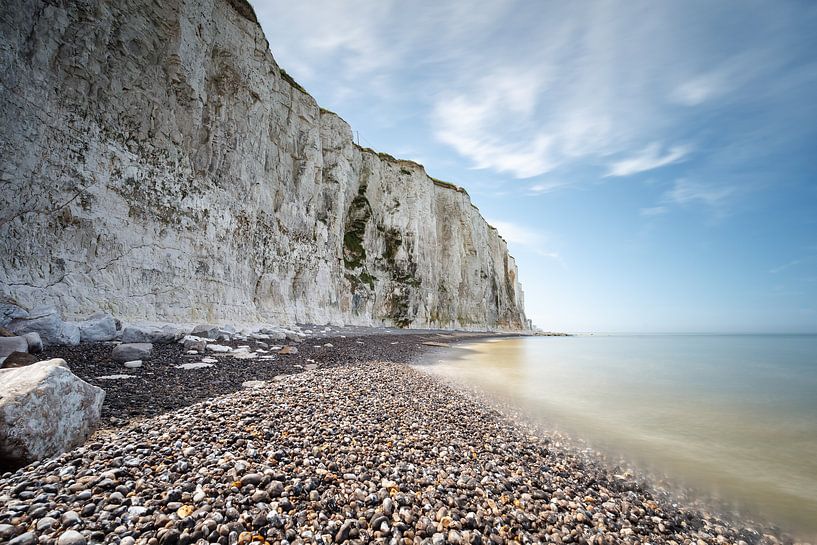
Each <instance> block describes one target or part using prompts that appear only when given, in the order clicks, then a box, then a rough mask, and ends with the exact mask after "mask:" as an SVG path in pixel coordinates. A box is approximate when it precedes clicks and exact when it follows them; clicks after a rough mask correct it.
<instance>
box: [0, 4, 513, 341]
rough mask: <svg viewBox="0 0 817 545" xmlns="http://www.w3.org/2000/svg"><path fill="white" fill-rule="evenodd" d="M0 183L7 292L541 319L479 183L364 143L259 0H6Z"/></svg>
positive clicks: (335, 315) (446, 322)
mask: <svg viewBox="0 0 817 545" xmlns="http://www.w3.org/2000/svg"><path fill="white" fill-rule="evenodd" d="M0 188H2V191H1V192H0V254H2V259H0V292H2V293H0V295H5V296H9V297H12V298H14V299H16V301H17V302H19V303H20V304H22V305H24V306H29V307H30V306H34V305H35V304H40V303H46V304H54V305H56V306H57V307H58V308H59V309H60V310H61V311H62V312H63V313H64V314H65V315H66V316H67V317H68V318H78V317H83V316H87V315H89V314H92V313H93V312H96V311H99V310H104V311H109V312H111V313H113V314H114V315H116V316H119V317H122V318H125V319H133V320H138V319H143V320H163V321H178V322H197V321H208V322H212V321H217V320H222V321H224V320H226V321H235V322H258V321H264V322H279V323H291V322H296V321H297V322H315V323H325V322H333V323H347V324H358V325H379V324H393V325H398V326H403V327H441V328H451V327H462V328H472V329H520V328H523V327H525V325H526V323H525V316H524V309H523V298H522V291H521V289H520V286H519V284H518V282H517V269H516V265H515V263H514V260H513V258H512V257H511V256H510V255H509V254H508V251H507V247H506V244H505V242H504V241H503V240H502V239H501V238H500V236H499V235H498V233H497V232H496V230H494V229H493V228H492V227H490V226H489V225H488V224H487V223H486V222H485V220H484V219H483V218H482V217H481V216H480V214H479V211H478V210H477V209H476V208H475V207H474V206H473V205H472V204H471V201H470V199H469V197H468V195H467V194H466V193H465V191H464V190H462V189H460V188H457V187H456V186H453V185H450V184H447V183H444V182H440V181H438V180H434V179H433V178H430V177H429V176H428V175H427V174H426V172H425V171H424V169H423V167H422V166H420V165H418V164H416V163H412V162H408V161H401V160H397V159H394V158H392V157H390V156H388V155H385V154H378V153H376V152H375V151H372V150H370V149H365V148H360V147H359V146H357V145H355V143H354V141H353V139H352V134H351V130H350V128H349V126H348V125H347V124H346V122H344V121H343V120H342V119H341V118H339V117H338V116H337V115H335V114H333V113H331V112H328V111H326V110H323V109H321V108H320V107H319V106H318V105H317V104H316V102H315V100H314V99H313V98H312V97H311V96H310V95H309V94H307V93H306V92H305V91H304V90H303V89H302V88H301V87H300V86H299V85H298V84H297V83H296V82H294V81H293V80H292V79H291V78H290V77H289V76H288V75H287V74H286V73H285V72H284V71H283V70H282V69H280V68H279V67H278V65H277V64H276V62H275V60H274V59H273V57H272V54H271V52H270V51H269V47H268V44H267V41H266V39H265V38H264V34H263V32H262V30H261V28H260V26H259V25H258V23H257V22H256V19H255V16H254V13H253V11H252V8H251V7H250V6H249V4H247V3H246V2H244V0H166V1H162V2H156V1H155V0H129V1H127V2H125V1H113V0H97V1H76V2H73V1H72V2H56V1H50V0H49V1H46V0H5V1H4V2H3V3H2V5H0Z"/></svg>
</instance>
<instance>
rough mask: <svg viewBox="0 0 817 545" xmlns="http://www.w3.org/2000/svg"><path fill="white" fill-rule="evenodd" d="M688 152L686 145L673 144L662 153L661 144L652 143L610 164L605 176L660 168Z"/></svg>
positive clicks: (679, 158)
mask: <svg viewBox="0 0 817 545" xmlns="http://www.w3.org/2000/svg"><path fill="white" fill-rule="evenodd" d="M689 152H690V149H689V147H687V146H674V147H672V148H670V149H669V150H667V151H666V152H665V153H662V151H661V145H660V144H658V143H653V144H650V145H649V146H647V147H646V148H644V149H643V150H642V151H641V152H639V153H638V154H637V155H635V156H633V157H630V158H629V159H623V160H621V161H617V162H615V163H613V164H611V165H610V167H609V171H608V172H607V174H606V176H631V175H633V174H638V173H639V172H646V171H648V170H654V169H656V168H661V167H664V166H667V165H671V164H672V163H677V162H678V161H681V160H682V159H684V157H686V156H687V155H688V154H689Z"/></svg>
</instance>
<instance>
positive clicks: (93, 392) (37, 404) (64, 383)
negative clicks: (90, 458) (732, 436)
mask: <svg viewBox="0 0 817 545" xmlns="http://www.w3.org/2000/svg"><path fill="white" fill-rule="evenodd" d="M104 399H105V391H104V390H103V389H102V388H97V387H96V386H92V385H90V384H88V383H87V382H85V381H84V380H82V379H80V378H79V377H77V376H76V375H74V374H73V373H72V372H71V371H70V370H69V369H68V367H67V366H66V365H65V360H62V359H53V360H46V361H40V362H37V363H34V364H32V365H29V366H27V367H21V368H17V369H0V467H2V468H5V469H11V468H16V467H20V466H22V465H25V464H28V463H31V462H33V461H35V460H41V459H43V458H47V457H50V456H55V455H57V454H60V453H61V452H64V451H66V450H68V449H71V448H73V447H75V446H77V445H79V444H80V443H82V442H83V441H84V440H85V439H86V437H88V435H89V434H90V433H91V431H92V430H93V428H94V426H96V424H97V422H98V421H99V415H100V411H101V409H102V402H103V401H104Z"/></svg>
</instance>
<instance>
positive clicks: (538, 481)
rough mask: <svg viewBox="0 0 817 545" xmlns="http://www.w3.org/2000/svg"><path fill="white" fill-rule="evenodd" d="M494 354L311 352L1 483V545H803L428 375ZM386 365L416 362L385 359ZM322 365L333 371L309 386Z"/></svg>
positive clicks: (425, 349)
mask: <svg viewBox="0 0 817 545" xmlns="http://www.w3.org/2000/svg"><path fill="white" fill-rule="evenodd" d="M429 335H434V336H436V337H433V338H432V339H431V340H429ZM489 338H490V339H495V338H501V336H497V335H468V336H467V337H466V338H462V337H460V336H459V335H452V334H449V333H433V334H429V333H422V334H410V333H402V334H398V335H388V334H385V335H378V336H366V337H363V338H362V342H363V343H364V344H363V345H360V344H358V342H360V340H361V339H359V338H358V337H353V336H347V337H346V339H345V341H344V342H346V343H347V344H348V345H349V346H344V345H343V343H342V342H341V341H340V337H338V338H337V339H338V340H335V341H334V342H332V341H329V340H327V341H324V339H323V338H321V339H317V338H315V337H311V338H307V339H306V340H305V341H304V342H303V343H300V344H299V345H298V346H299V348H302V350H299V351H298V354H297V356H300V359H293V360H291V361H289V363H283V362H282V363H280V365H281V367H282V369H281V370H282V371H284V372H283V373H279V374H278V375H277V376H279V377H280V378H277V379H276V378H275V377H274V376H273V378H272V380H269V381H266V382H265V383H264V384H263V385H258V386H257V387H254V388H251V389H244V390H240V391H233V392H232V393H226V394H223V395H216V396H215V397H209V398H207V399H204V400H200V401H198V402H195V403H187V401H190V400H189V399H186V400H181V401H182V402H183V403H182V406H181V407H179V408H176V409H175V410H172V411H169V412H165V413H164V414H160V415H158V416H153V417H151V416H149V415H135V416H134V417H132V418H129V419H128V421H126V422H124V423H119V426H120V427H119V428H118V429H117V428H116V426H114V427H109V428H107V429H100V430H99V431H97V432H96V433H95V435H94V436H92V438H91V439H89V441H88V442H87V443H86V444H85V445H84V446H82V447H79V448H78V449H75V450H73V451H71V452H69V453H66V454H64V455H62V456H60V457H58V458H56V459H55V460H50V461H44V462H40V463H35V464H32V465H30V466H27V467H26V468H23V469H22V470H19V471H18V472H16V473H14V474H11V475H8V474H6V475H3V476H0V541H2V536H3V535H4V534H3V532H4V531H8V530H7V529H6V530H4V529H3V528H4V527H2V526H1V525H3V524H12V525H15V527H16V528H24V529H25V530H29V529H31V530H32V531H33V532H34V534H35V535H34V536H33V537H35V538H36V540H38V541H39V542H40V543H43V544H46V545H47V544H50V543H56V542H57V541H56V538H57V537H58V536H60V535H62V534H63V533H64V532H65V531H66V530H67V529H69V528H71V529H78V530H79V531H80V533H81V537H84V538H85V540H86V543H93V542H97V541H99V540H100V539H103V538H104V539H105V540H106V542H113V543H116V542H117V541H116V538H110V539H109V538H108V537H105V536H107V535H108V534H110V533H113V534H114V535H117V536H119V542H120V543H123V545H128V544H132V543H145V544H149V545H156V544H158V545H189V544H191V543H195V542H196V541H197V540H198V539H205V540H209V541H208V542H217V543H222V541H223V543H222V545H230V544H231V543H235V542H237V543H241V544H242V545H243V544H244V543H249V542H251V541H253V540H255V542H263V541H266V542H268V543H275V544H282V545H283V543H290V544H294V543H301V542H304V543H314V542H317V543H338V542H350V543H365V542H368V541H374V542H390V541H391V540H392V539H393V538H395V537H398V535H399V537H400V538H401V539H402V541H399V540H398V542H400V543H405V544H408V543H418V544H419V543H432V544H433V545H440V544H441V543H446V542H448V543H459V544H463V543H493V544H495V545H505V544H506V543H508V544H510V543H514V542H519V543H525V542H537V541H547V540H550V541H555V542H578V543H589V544H599V543H638V542H643V541H649V542H651V543H673V542H675V543H678V544H681V543H693V544H695V545H702V544H710V543H712V544H714V543H720V542H727V543H738V544H740V543H741V542H743V543H746V544H747V545H755V544H761V543H762V544H773V543H781V542H782V543H791V542H793V540H791V538H787V537H785V536H784V537H776V536H772V535H764V534H762V533H761V532H759V531H757V530H756V529H753V528H751V527H741V526H740V525H739V524H737V523H735V522H726V521H724V520H722V519H720V518H719V517H718V516H717V515H711V514H705V513H703V512H701V511H700V510H699V509H698V507H697V506H694V505H687V504H686V503H680V504H675V505H674V504H673V502H675V501H676V498H675V497H673V496H672V495H671V494H668V493H665V491H662V490H660V489H653V488H652V487H651V486H645V484H644V482H642V481H641V480H640V478H641V475H640V474H636V475H629V474H627V473H624V474H623V475H621V474H617V473H615V472H614V471H613V468H612V467H611V464H610V463H609V461H605V460H604V459H603V457H602V456H601V455H600V454H599V453H598V452H595V451H590V449H582V448H580V447H579V446H577V445H576V444H575V443H571V442H569V441H565V440H564V439H565V438H563V437H562V436H561V434H558V433H553V432H548V431H546V430H541V429H537V428H535V427H533V426H531V425H530V424H529V423H528V422H526V421H525V420H524V419H520V418H518V417H515V416H514V415H513V414H512V412H513V411H512V410H511V411H508V412H503V411H502V410H498V409H501V407H497V406H496V405H495V404H491V403H490V400H486V399H484V398H480V396H478V395H476V394H474V393H473V392H470V393H469V392H466V391H464V390H463V389H462V388H456V387H454V386H453V385H451V384H448V383H446V381H443V380H441V379H440V378H438V377H434V376H431V375H430V374H428V373H426V372H423V371H421V370H418V369H416V368H414V367H413V366H411V364H412V363H416V362H417V357H418V356H419V355H422V354H429V353H434V352H436V351H437V350H439V348H438V345H439V344H449V345H453V346H456V345H457V344H459V343H460V342H461V341H469V342H470V341H475V340H478V339H489ZM318 340H320V341H322V343H320V344H319V343H318ZM367 340H368V341H370V342H367ZM326 342H329V344H332V345H333V346H332V347H324V346H323V344H326ZM392 343H398V344H392ZM423 343H433V344H423ZM317 346H320V348H316V347H317ZM310 347H312V348H310ZM358 347H359V348H358ZM355 348H358V350H354V349H355ZM378 354H379V355H388V354H390V355H391V357H390V358H389V359H392V360H402V361H400V362H398V363H384V362H381V361H371V360H373V359H377V358H372V357H368V358H367V356H372V355H378ZM69 356H70V355H69ZM295 356H296V355H293V356H289V357H292V358H294V357H295ZM358 358H359V359H358ZM282 359H283V358H282ZM306 360H314V361H316V362H317V363H316V365H317V367H316V368H314V369H311V368H310V369H309V370H306V371H304V372H300V371H301V369H299V368H298V366H299V365H301V366H303V364H302V363H296V362H297V361H302V362H305V361H306ZM97 363H98V362H97ZM247 363H248V361H247V360H237V361H235V362H230V363H225V362H221V363H219V365H218V366H216V367H221V366H222V365H224V366H225V367H229V368H233V367H235V368H236V369H238V370H241V371H244V372H246V371H247V369H246V368H243V369H241V368H240V367H239V366H241V365H246V364H247ZM69 365H71V362H70V361H69ZM95 365H96V363H95ZM156 365H157V366H159V365H165V366H168V364H162V363H161V362H156ZM74 366H75V367H76V369H77V370H78V371H79V370H80V369H81V368H82V364H81V363H75V364H74ZM74 366H72V368H74ZM145 369H148V367H146V368H145ZM211 369H212V368H211ZM201 371H206V369H205V370H195V371H185V373H188V376H193V377H195V375H190V374H191V373H193V374H195V373H200V372H201ZM80 372H82V371H80ZM148 372H149V371H148ZM281 375H285V376H281ZM182 376H184V375H182ZM245 380H251V379H250V378H249V377H248V378H246V379H245ZM129 382H130V381H129ZM159 382H160V383H162V384H164V381H163V380H161V379H160V380H159ZM165 385H166V384H165ZM233 387H234V385H233ZM238 388H239V389H240V388H241V385H240V384H239V385H238ZM118 392H119V394H117V395H121V394H123V393H125V390H124V389H123V390H120V391H118ZM124 399H132V398H128V397H127V396H125V398H124ZM106 403H107V400H106ZM118 406H120V405H116V404H114V407H118ZM137 408H138V407H137ZM42 483H47V484H46V485H44V486H43V485H42ZM46 487H47V488H46ZM117 493H118V494H117ZM35 500H36V501H35ZM387 500H391V501H387ZM35 503H42V504H43V507H42V508H38V507H36V506H35V507H33V508H32V506H33V505H34V504H35ZM91 505H93V506H94V507H90V506H91ZM69 511H70V512H72V513H73V514H69V515H67V516H68V519H70V520H67V521H66V513H69ZM57 513H59V516H50V515H55V514H57ZM35 515H39V516H38V517H36V516H35ZM74 515H77V518H78V522H71V520H73V518H74ZM43 518H46V519H48V518H50V519H53V522H51V521H46V522H45V523H42V522H41V521H42V519H43ZM38 528H39V530H38ZM211 528H212V529H211ZM452 532H453V533H452ZM19 537H20V536H18V538H19ZM131 538H133V541H131ZM111 539H113V541H111ZM202 543H204V542H202ZM59 545H63V544H62V543H61V542H60V543H59Z"/></svg>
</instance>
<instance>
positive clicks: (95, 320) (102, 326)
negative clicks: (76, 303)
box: [76, 313, 116, 343]
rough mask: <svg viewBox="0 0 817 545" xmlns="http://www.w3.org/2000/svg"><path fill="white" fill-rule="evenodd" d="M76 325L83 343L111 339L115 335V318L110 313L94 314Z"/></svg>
mask: <svg viewBox="0 0 817 545" xmlns="http://www.w3.org/2000/svg"><path fill="white" fill-rule="evenodd" d="M76 326H77V327H78V328H79V334H80V339H81V340H82V342H84V343H93V342H104V341H112V340H113V339H114V338H115V337H116V320H114V317H113V316H111V315H110V314H105V313H99V314H94V315H93V316H91V317H90V318H88V319H87V320H83V321H81V322H77V323H76Z"/></svg>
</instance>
